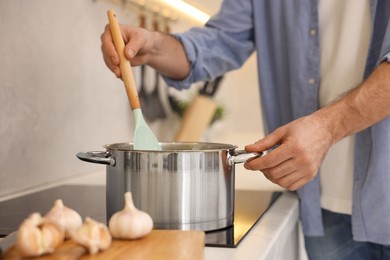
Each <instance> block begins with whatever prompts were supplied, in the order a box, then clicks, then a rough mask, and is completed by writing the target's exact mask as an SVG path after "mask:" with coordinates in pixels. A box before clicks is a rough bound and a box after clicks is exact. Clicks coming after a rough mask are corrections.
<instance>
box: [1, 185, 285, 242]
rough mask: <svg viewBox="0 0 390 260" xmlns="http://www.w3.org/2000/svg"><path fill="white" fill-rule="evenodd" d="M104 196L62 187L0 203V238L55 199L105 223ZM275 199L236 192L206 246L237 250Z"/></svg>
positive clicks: (98, 189) (97, 190)
mask: <svg viewBox="0 0 390 260" xmlns="http://www.w3.org/2000/svg"><path fill="white" fill-rule="evenodd" d="M105 193H106V191H105V186H89V185H63V186H58V187H54V188H51V189H47V190H43V191H39V192H36V193H32V194H28V195H25V196H21V197H18V198H15V199H10V200H6V201H3V202H0V237H5V236H7V235H8V234H10V233H12V232H14V231H16V230H17V229H18V227H19V225H20V223H21V222H22V221H23V219H25V218H26V217H27V216H28V215H29V214H31V213H32V212H40V213H41V214H45V213H46V212H47V211H48V210H50V208H51V207H52V206H53V203H54V201H55V200H56V199H58V198H61V199H62V200H63V202H64V204H65V205H66V206H68V207H70V208H73V209H74V210H76V211H77V212H79V213H80V215H81V216H82V217H83V218H84V217H86V216H89V217H92V218H93V219H96V220H98V221H101V222H105V221H106V216H105V210H106V209H105V208H106V206H105V205H106V202H105V201H106V198H105ZM277 197H278V194H274V193H273V192H271V191H244V190H236V192H235V212H234V224H233V225H232V226H230V227H227V228H225V229H221V230H216V231H210V232H206V246H214V247H237V246H238V244H239V243H240V241H241V240H242V239H243V238H244V237H245V235H246V234H247V233H248V232H249V231H250V229H251V228H252V227H253V226H254V225H255V224H256V222H257V221H258V220H259V219H260V218H261V216H262V215H263V214H264V213H265V212H266V211H267V209H268V208H269V207H270V205H271V204H272V203H273V202H274V201H275V200H276V199H277Z"/></svg>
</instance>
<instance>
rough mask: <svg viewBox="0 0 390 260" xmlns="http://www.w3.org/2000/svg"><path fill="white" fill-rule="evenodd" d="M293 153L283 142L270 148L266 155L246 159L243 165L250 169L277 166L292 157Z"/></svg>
mask: <svg viewBox="0 0 390 260" xmlns="http://www.w3.org/2000/svg"><path fill="white" fill-rule="evenodd" d="M293 156H294V154H293V153H292V152H291V151H290V149H288V146H287V145H285V144H282V145H280V146H279V147H278V148H276V149H274V150H272V151H271V152H269V153H267V154H266V155H264V156H262V157H260V158H257V159H254V160H250V161H247V162H246V163H245V164H244V167H245V168H247V169H250V170H260V171H261V170H264V169H270V168H274V167H277V166H278V165H281V164H282V163H284V162H286V161H288V160H290V159H292V158H293Z"/></svg>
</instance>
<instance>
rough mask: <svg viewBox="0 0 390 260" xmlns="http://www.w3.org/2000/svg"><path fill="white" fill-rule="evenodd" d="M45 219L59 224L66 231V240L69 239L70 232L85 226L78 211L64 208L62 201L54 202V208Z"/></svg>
mask: <svg viewBox="0 0 390 260" xmlns="http://www.w3.org/2000/svg"><path fill="white" fill-rule="evenodd" d="M45 218H47V219H50V220H52V221H55V222H57V223H58V224H59V225H60V226H61V227H62V228H63V229H64V231H65V238H69V237H70V235H69V231H70V230H72V229H77V228H79V227H81V225H82V224H83V220H82V218H81V216H80V214H79V213H77V211H75V210H73V209H71V208H68V207H66V206H64V203H63V202H62V200H61V199H58V200H56V201H55V202H54V206H53V207H52V208H51V209H50V211H49V212H48V213H47V214H46V215H45Z"/></svg>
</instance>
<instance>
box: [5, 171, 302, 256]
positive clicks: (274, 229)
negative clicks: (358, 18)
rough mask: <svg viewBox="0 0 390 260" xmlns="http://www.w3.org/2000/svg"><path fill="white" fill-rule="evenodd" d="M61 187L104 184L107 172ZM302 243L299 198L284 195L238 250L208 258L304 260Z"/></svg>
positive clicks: (214, 251)
mask: <svg viewBox="0 0 390 260" xmlns="http://www.w3.org/2000/svg"><path fill="white" fill-rule="evenodd" d="M60 184H61V185H62V184H83V185H85V184H89V185H104V184H105V171H100V172H94V173H90V174H85V175H84V176H82V177H80V178H74V179H69V180H66V181H64V182H62V183H60ZM51 186H55V184H53V185H51ZM46 188H48V187H46ZM20 195H22V194H20ZM15 196H16V194H15V195H14V196H13V197H15ZM2 199H3V198H2ZM301 241H302V240H301V237H300V231H299V225H298V199H297V197H296V195H295V194H294V193H292V192H283V193H282V195H281V196H280V197H279V198H278V199H277V200H276V201H275V202H274V203H273V205H272V206H271V208H270V209H269V210H268V211H267V212H266V213H265V214H264V215H263V216H262V217H261V218H260V220H259V221H258V222H257V224H255V226H253V227H252V229H251V231H250V232H249V233H248V234H247V235H246V236H245V238H244V239H243V240H242V241H241V242H240V244H239V245H238V246H237V247H236V248H221V247H206V248H205V259H206V260H209V259H210V260H211V259H213V260H214V259H224V260H229V259H247V260H251V259H256V260H257V259H266V260H268V259H302V256H301V253H300V251H301V250H300V248H301V246H300V244H301Z"/></svg>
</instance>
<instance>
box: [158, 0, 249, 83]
mask: <svg viewBox="0 0 390 260" xmlns="http://www.w3.org/2000/svg"><path fill="white" fill-rule="evenodd" d="M252 10H253V8H252V3H251V1H246V0H225V1H224V2H223V4H222V6H221V10H220V11H219V13H218V14H216V15H215V16H214V17H212V18H211V19H210V20H209V21H208V22H207V23H206V25H205V27H203V28H199V27H196V28H193V29H191V30H188V31H187V32H184V33H181V34H176V35H175V37H176V38H177V39H178V40H179V41H181V42H182V44H183V46H184V49H185V51H186V54H187V57H188V59H189V61H190V63H191V71H190V74H189V75H188V76H187V77H186V78H185V79H184V80H181V81H176V80H173V79H170V78H168V77H164V79H165V81H166V83H167V84H168V85H169V86H172V87H175V88H177V89H185V88H189V87H190V86H191V84H192V83H195V82H198V81H208V80H212V79H214V78H216V77H218V76H220V75H222V74H224V73H226V72H228V71H231V70H234V69H237V68H239V67H241V66H242V64H243V63H244V62H245V61H246V60H247V59H248V57H249V56H250V55H251V54H252V53H253V51H254V33H253V21H252V17H253V15H252Z"/></svg>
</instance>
